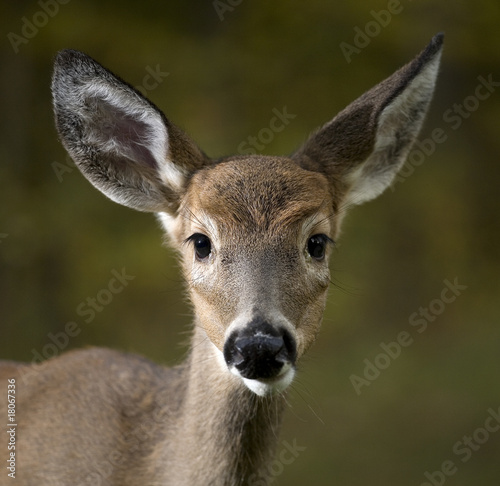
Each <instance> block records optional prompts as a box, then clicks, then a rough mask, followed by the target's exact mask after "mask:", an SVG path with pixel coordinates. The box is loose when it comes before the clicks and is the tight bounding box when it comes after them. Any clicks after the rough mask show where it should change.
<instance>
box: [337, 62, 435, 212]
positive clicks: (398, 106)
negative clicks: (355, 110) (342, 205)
mask: <svg viewBox="0 0 500 486" xmlns="http://www.w3.org/2000/svg"><path fill="white" fill-rule="evenodd" d="M440 58H441V53H439V54H438V55H436V57H435V58H434V59H433V60H432V61H431V62H429V64H427V66H425V68H424V69H423V71H422V72H421V73H420V74H418V75H417V76H416V77H415V79H413V81H411V83H410V84H409V85H408V86H407V88H406V89H405V90H404V91H403V92H402V93H401V94H400V95H399V96H398V97H397V98H396V99H395V100H394V101H393V102H392V103H391V104H389V105H388V106H386V107H385V108H384V110H383V111H382V113H381V114H380V117H379V120H378V129H377V135H376V141H375V147H374V149H373V152H372V153H371V155H370V156H369V157H368V159H367V160H366V161H365V162H364V163H363V164H361V165H360V166H358V167H357V168H356V169H355V170H354V171H352V172H351V173H350V174H349V175H348V179H347V180H348V183H350V184H351V189H350V191H349V194H348V195H347V201H346V204H347V205H351V204H361V203H363V202H365V201H369V200H370V199H374V198H375V197H377V196H379V195H380V194H381V193H382V192H383V191H384V190H385V189H386V188H387V187H388V186H389V185H390V184H391V182H392V180H393V179H394V177H395V175H396V174H397V172H398V171H399V169H400V168H401V166H402V165H403V163H404V162H405V160H406V157H407V156H408V153H409V151H410V149H411V147H412V144H413V140H412V142H411V143H408V144H407V145H406V146H405V147H403V149H402V150H401V152H400V153H398V154H397V161H396V162H395V163H390V162H389V160H387V159H388V157H390V155H391V147H393V146H394V145H395V144H396V134H397V132H398V129H399V128H400V127H401V126H403V125H405V124H411V126H410V128H409V130H410V131H411V132H412V133H413V134H416V133H418V131H419V130H420V128H421V126H422V123H423V120H424V117H425V114H426V112H427V108H428V106H429V104H430V101H431V98H432V94H433V91H434V86H435V82H436V78H437V74H438V70H439V60H440ZM421 103H422V105H423V108H422V110H421V111H420V112H419V113H418V115H417V117H416V118H415V120H414V121H413V122H411V121H409V118H410V116H409V113H410V110H411V109H412V108H414V107H415V106H418V105H419V104H421ZM412 138H413V137H412Z"/></svg>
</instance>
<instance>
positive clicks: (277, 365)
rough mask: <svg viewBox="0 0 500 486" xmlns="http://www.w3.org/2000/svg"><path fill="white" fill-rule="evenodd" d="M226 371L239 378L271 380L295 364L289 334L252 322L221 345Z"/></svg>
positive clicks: (265, 323) (292, 343)
mask: <svg viewBox="0 0 500 486" xmlns="http://www.w3.org/2000/svg"><path fill="white" fill-rule="evenodd" d="M224 358H225V360H226V363H227V365H228V367H229V368H231V367H233V366H234V367H235V368H236V370H238V372H239V374H240V375H241V376H242V377H243V378H247V379H250V380H259V379H272V378H275V377H277V376H278V375H279V374H280V371H281V370H282V368H283V366H284V365H285V364H287V363H288V364H291V365H294V364H295V359H296V345H295V340H294V339H293V337H292V335H291V334H290V332H288V331H287V330H286V329H276V328H274V327H273V326H271V325H270V324H269V323H267V322H253V323H251V324H250V325H249V326H247V327H245V328H244V329H242V330H239V331H235V332H234V333H233V334H231V335H230V336H229V338H228V340H227V341H226V343H225V345H224Z"/></svg>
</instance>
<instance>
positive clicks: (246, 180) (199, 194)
mask: <svg viewBox="0 0 500 486" xmlns="http://www.w3.org/2000/svg"><path fill="white" fill-rule="evenodd" d="M185 203H186V204H185V207H186V206H187V207H189V208H190V210H191V211H193V212H196V210H197V208H200V210H202V211H203V212H204V213H206V214H208V215H209V216H210V217H211V218H215V219H216V220H217V221H218V223H219V224H221V225H223V226H227V227H228V228H231V227H232V228H235V227H238V228H240V229H245V230H247V231H266V232H269V231H270V232H275V231H276V230H279V229H280V228H282V227H283V226H284V225H290V224H293V223H294V222H296V221H300V220H302V219H303V218H305V217H307V216H309V215H311V214H314V213H315V212H318V211H319V210H320V209H325V210H326V211H327V212H329V211H331V208H332V205H331V196H330V193H329V185H328V182H327V180H326V178H325V177H324V176H323V175H322V174H320V173H317V172H312V171H308V170H305V169H302V168H301V167H299V166H298V165H297V164H296V163H294V162H293V161H292V160H290V159H287V158H284V157H263V156H250V157H241V158H232V159H228V160H225V161H222V162H220V163H219V164H217V165H215V166H212V167H210V168H207V169H204V170H202V171H200V172H198V173H197V174H196V175H195V176H194V177H193V179H192V181H191V184H190V187H189V189H188V192H187V195H186V199H185Z"/></svg>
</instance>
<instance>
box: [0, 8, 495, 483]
mask: <svg viewBox="0 0 500 486" xmlns="http://www.w3.org/2000/svg"><path fill="white" fill-rule="evenodd" d="M388 8H390V9H392V11H393V13H392V14H391V15H390V19H389V18H388V17H387V15H386V14H384V13H378V12H380V11H382V10H385V11H387V10H388ZM44 9H45V10H47V11H48V12H49V13H44ZM40 12H42V13H40ZM394 12H395V13H394ZM377 13H378V14H377ZM375 18H378V19H379V21H378V23H375V22H376V20H375ZM499 21H500V3H499V2H498V1H497V0H477V1H475V2H470V1H468V2H466V1H456V2H448V3H446V4H445V2H444V1H441V2H437V1H430V0H427V1H426V0H420V1H418V2H416V1H415V2H412V1H411V0H401V2H398V1H397V0H391V1H390V2H387V1H385V0H383V1H382V0H380V1H379V0H370V1H364V2H362V1H359V0H356V1H352V2H328V1H324V0H310V1H308V2H296V1H288V2H286V1H284V0H279V1H278V0H275V1H273V2H269V1H264V0H253V1H252V2H250V0H243V1H241V0H221V1H217V2H212V1H210V0H207V1H201V0H191V1H186V2H173V1H166V2H156V1H153V0H142V1H141V2H137V1H128V0H122V1H121V2H116V1H115V2H113V1H109V0H108V1H103V0H92V1H81V0H70V1H68V0H65V2H64V4H63V3H62V0H60V2H59V3H55V0H46V1H45V2H44V1H43V0H41V1H39V2H26V1H20V0H18V1H16V2H5V1H4V2H2V4H1V6H0V25H1V29H0V31H1V34H2V37H1V39H2V40H1V42H0V66H1V76H0V86H1V89H0V107H1V116H0V123H1V127H0V158H1V164H0V194H1V206H0V262H1V264H0V318H1V337H0V356H2V357H3V358H7V359H16V360H24V361H32V360H34V359H37V356H46V357H47V356H50V355H51V354H58V353H59V352H60V349H59V348H64V349H65V350H67V349H71V348H75V347H82V346H89V345H99V346H110V347H113V348H118V349H122V350H128V351H134V352H137V353H141V354H144V355H147V356H148V357H150V358H152V359H154V360H156V361H158V362H161V363H165V364H167V365H173V364H175V363H177V362H178V361H179V360H180V359H182V357H183V356H184V354H185V351H186V349H185V346H184V344H183V343H185V342H186V339H187V332H188V330H189V323H190V320H191V317H190V312H191V310H190V307H189V305H188V304H187V303H186V299H185V297H184V294H183V284H182V281H181V278H180V274H179V268H178V264H177V263H176V260H175V255H174V254H173V252H172V251H171V250H170V249H167V248H165V247H162V246H161V238H162V236H161V232H160V229H159V227H158V224H157V223H156V221H155V219H154V218H153V216H151V215H148V214H141V213H136V212H134V211H132V210H129V209H126V208H123V207H120V206H118V205H116V204H114V203H112V202H110V201H108V200H106V198H105V197H104V196H102V195H101V194H100V193H99V192H97V191H96V190H95V189H93V188H92V187H91V186H90V185H89V183H88V182H86V181H85V180H84V178H83V177H82V176H81V175H80V174H79V173H78V171H77V170H76V169H75V168H74V166H73V165H72V164H71V162H70V161H69V160H68V159H67V156H66V154H65V152H64V151H63V149H62V146H61V145H60V143H59V142H58V140H57V135H56V132H55V129H54V126H53V121H52V109H51V100H50V93H49V85H50V75H51V69H52V67H51V64H52V59H53V56H54V55H55V53H56V52H57V51H58V50H59V49H62V48H66V47H71V48H75V49H79V50H82V51H85V52H87V53H88V54H90V55H92V56H93V57H95V58H96V59H97V60H99V61H100V62H101V63H102V64H104V65H105V66H107V67H108V68H109V69H111V70H112V71H114V72H116V73H117V74H119V75H120V76H121V77H123V78H125V79H126V80H127V81H129V82H130V83H131V84H133V85H134V86H142V90H143V92H145V93H146V94H147V96H149V97H150V98H151V100H152V101H153V102H154V103H156V104H157V105H159V106H160V107H161V108H162V109H163V110H164V111H165V113H166V115H167V116H168V117H169V118H170V119H171V120H172V121H174V122H175V123H177V124H178V125H179V126H181V127H182V128H184V129H185V130H186V131H187V132H188V133H189V134H190V135H191V136H192V137H193V138H194V140H196V141H197V142H198V143H199V145H200V146H201V147H202V148H203V149H204V150H205V151H206V152H207V153H208V154H209V155H211V156H214V157H217V156H221V155H225V154H230V153H235V152H237V151H238V147H239V145H240V144H241V143H242V142H244V141H246V140H248V137H249V136H258V134H259V131H260V130H261V129H262V128H264V127H268V126H269V122H270V120H271V118H272V117H273V109H277V110H282V109H283V107H286V108H287V111H288V113H291V114H294V115H296V116H295V118H294V119H293V120H291V121H290V123H289V124H288V125H287V126H286V128H285V129H284V130H283V131H282V132H280V133H277V134H276V135H275V137H274V139H273V140H272V141H271V142H270V143H266V144H265V147H264V150H263V152H264V153H267V154H287V153H290V152H292V151H293V150H295V149H296V148H297V147H298V146H299V145H300V144H301V143H302V142H303V141H304V140H305V138H306V137H307V135H308V134H309V133H310V132H311V131H312V130H313V129H315V128H316V127H317V126H318V125H320V124H322V123H324V122H326V121H328V120H330V119H331V118H332V117H333V116H334V115H335V114H336V113H337V112H338V111H339V110H340V109H342V108H343V107H344V106H346V105H347V104H348V103H349V102H350V101H352V100H354V99H355V98H356V97H357V96H359V95H361V94H362V93H363V92H364V91H365V90H367V89H369V88H370V87H371V86H372V85H374V84H375V83H377V82H378V81H380V80H382V79H383V78H385V77H387V76H388V75H390V74H391V73H392V72H393V71H394V70H395V69H396V68H398V67H399V66H401V65H402V64H404V63H406V62H407V61H409V60H410V59H411V58H412V57H413V56H414V55H416V54H417V53H418V52H419V51H420V50H421V49H422V48H423V47H424V46H425V45H426V44H427V42H428V41H429V39H430V38H431V37H432V35H434V34H435V33H436V32H439V31H444V32H445V34H446V38H445V49H444V55H443V60H442V69H441V73H440V77H439V82H438V86H437V90H436V94H435V98H434V101H433V104H432V107H431V111H430V113H429V116H428V118H427V121H426V125H425V128H424V130H423V132H422V134H421V136H420V140H421V141H424V140H426V139H427V140H429V138H430V137H431V135H432V131H433V130H435V129H438V128H439V129H442V130H443V132H444V133H445V135H446V137H445V138H446V140H444V141H441V142H440V143H436V144H435V147H433V148H432V147H431V148H430V149H429V148H428V149H427V152H428V155H426V154H424V156H422V155H421V154H415V153H413V154H412V155H411V156H410V160H412V161H414V162H415V163H414V164H409V165H407V167H406V168H405V171H404V174H406V176H405V177H404V178H403V179H401V180H399V181H397V182H396V183H395V184H394V186H393V187H392V189H389V190H388V191H387V192H386V193H385V194H384V195H383V196H382V197H380V198H379V199H377V200H376V201H374V202H371V203H369V204H367V205H365V206H362V207H359V208H357V209H355V210H353V211H352V213H351V214H350V216H349V217H348V218H347V220H346V221H345V225H344V230H343V234H342V239H341V241H340V244H339V246H338V249H337V251H336V252H335V255H334V258H333V261H332V264H331V268H332V274H333V281H334V283H335V285H333V286H332V288H331V292H330V299H329V304H328V307H327V311H326V315H325V320H324V324H323V328H322V332H321V334H320V338H319V339H318V342H317V343H316V345H315V346H314V347H313V349H312V350H311V351H310V353H309V354H308V356H307V357H306V358H305V359H304V361H303V362H302V363H301V365H300V373H299V377H298V379H297V382H296V384H295V385H294V386H293V390H292V392H291V394H290V404H291V407H290V410H288V413H287V417H286V421H285V425H284V428H283V432H282V438H281V440H286V441H288V443H290V444H292V443H293V441H295V442H296V444H297V445H298V446H300V447H302V448H304V449H303V450H301V452H300V453H299V454H298V456H297V457H296V459H295V460H294V461H293V463H291V464H287V465H283V464H281V465H280V464H274V466H273V472H274V473H275V475H276V476H275V481H274V483H273V484H283V485H303V484H315V485H316V484H318V485H323V484H325V485H326V484H342V485H360V486H361V485H363V486H365V485H367V484H370V485H372V486H376V485H384V486H385V485H388V484H389V485H420V484H422V483H424V482H425V481H430V480H429V479H426V476H425V473H426V472H428V473H429V474H433V478H434V479H433V480H434V482H435V484H446V485H448V484H449V485H454V486H458V485H460V486H462V485H471V484H479V485H498V484H500V467H499V459H500V431H499V432H493V431H491V432H487V431H486V434H485V429H484V426H485V421H486V420H487V418H488V416H489V415H490V413H491V412H488V409H490V408H491V409H493V411H495V413H498V409H499V407H500V373H499V372H500V352H499V348H500V326H499V312H498V301H499V298H500V295H499V290H500V279H499V268H500V266H499V263H500V244H499V243H500V241H499V240H500V238H499V236H500V230H499V224H498V214H499V212H500V204H499V190H498V185H499V180H500V166H499V164H498V153H499V150H500V136H499V119H500V105H499V101H498V99H499V96H498V91H499V87H498V86H495V83H497V82H498V81H500V72H499V69H498V68H499V51H500V43H499V40H500V30H499V29H498V23H499ZM30 24H31V27H30ZM37 24H38V26H37ZM381 24H384V25H381ZM365 29H367V30H368V33H369V35H370V37H367V38H366V39H365V40H364V44H363V43H362V41H363V39H361V35H360V34H359V32H360V31H364V30H365ZM357 33H358V34H357ZM356 35H357V38H356V39H355V36H356ZM355 41H356V42H357V44H355ZM342 43H346V44H350V45H351V46H354V47H356V49H357V51H356V52H352V53H351V55H350V56H346V55H345V54H344V52H343V50H342V48H341V46H343V47H344V48H346V44H342ZM365 44H366V45H365ZM347 57H349V59H347ZM348 61H349V62H348ZM152 72H154V73H156V75H155V76H156V78H154V77H153V78H152V77H151V76H152V74H151V73H152ZM167 73H168V75H167ZM147 76H150V77H149V78H147ZM479 77H482V79H483V80H487V81H488V80H489V82H490V91H486V90H485V89H483V88H481V89H480V91H477V93H478V95H479V97H478V96H477V95H476V89H477V86H478V85H479V84H480V79H481V78H479ZM154 79H156V82H154ZM491 81H493V83H491ZM145 87H146V88H145ZM486 95H488V96H486ZM480 98H482V99H480ZM450 110H451V111H450ZM424 147H425V144H424ZM427 147H429V145H428V146H427ZM419 162H421V163H420V164H419V165H416V164H417V163H419ZM123 268H125V269H126V272H127V274H129V275H132V276H134V277H135V278H134V279H133V280H131V281H130V282H129V283H128V285H127V286H126V287H125V288H124V289H123V291H122V292H120V293H117V294H116V295H114V296H113V299H112V301H111V302H109V304H108V305H106V306H104V307H103V309H102V311H100V312H96V315H95V318H93V319H89V315H87V316H86V318H87V320H89V321H90V322H85V316H82V315H81V312H80V313H79V312H77V308H78V306H79V305H80V304H81V303H82V302H85V301H86V299H87V298H89V297H94V298H95V297H96V296H97V295H98V293H99V291H101V290H102V289H105V288H106V287H107V285H108V283H109V281H110V279H111V278H112V274H111V272H112V271H113V270H117V271H121V270H122V269H123ZM455 279H456V280H457V282H458V284H459V285H461V286H465V287H466V288H465V289H462V290H461V291H460V295H458V296H457V297H456V299H455V300H454V301H453V302H451V303H440V301H439V300H440V298H441V292H442V290H443V289H444V288H445V285H446V284H445V283H444V281H445V280H448V281H450V282H453V281H454V280H455ZM101 295H104V294H101ZM446 295H448V296H449V295H451V294H446ZM429 305H430V306H431V307H430V312H431V314H429V315H430V317H431V318H432V319H429V318H427V319H424V321H426V323H427V328H426V329H425V331H424V332H421V333H419V332H418V330H419V329H420V330H422V329H423V324H421V326H422V327H420V325H419V327H413V326H412V325H411V322H414V321H415V314H414V313H415V312H417V313H419V312H420V308H421V307H423V308H428V307H429ZM419 319H422V318H421V317H420V316H419ZM68 322H75V323H77V325H78V328H79V329H81V332H80V333H79V334H78V336H76V337H72V338H71V339H69V341H68V343H67V345H66V343H65V342H64V340H63V339H62V338H60V339H59V341H58V343H59V344H57V343H56V344H57V347H56V344H54V341H53V339H51V336H52V338H54V336H60V334H58V333H61V332H63V331H64V329H65V326H66V324H67V323H68ZM402 331H407V332H408V333H409V334H410V336H411V338H412V340H413V342H412V344H411V345H410V346H408V347H405V348H402V350H401V353H400V355H399V356H398V357H397V358H395V359H393V360H392V361H391V363H390V365H389V366H388V367H386V369H384V370H382V371H381V372H380V375H379V376H378V377H377V378H376V379H375V380H373V381H368V382H367V383H369V385H364V386H361V388H359V389H358V391H359V393H357V392H356V390H355V387H354V386H353V384H352V375H356V376H359V377H360V378H363V374H364V369H365V367H366V363H367V361H365V360H368V361H369V362H370V363H374V362H378V363H379V364H380V365H381V366H384V365H385V362H384V361H383V358H381V357H380V356H379V354H380V353H382V352H383V351H382V348H381V346H380V345H381V343H386V344H388V343H390V342H393V341H395V340H396V339H397V336H398V334H399V333H401V332H402ZM48 345H49V346H48ZM54 350H55V351H54ZM377 360H378V361H377ZM372 373H373V371H372ZM208 405H209V404H208ZM495 423H496V422H495ZM488 424H490V426H491V420H490V422H488ZM490 428H491V427H490ZM464 436H471V437H472V439H471V441H472V442H470V443H469V445H468V446H465V445H464V444H458V445H457V443H458V442H459V441H465V440H466V439H464ZM282 447H285V446H284V445H283V444H282V445H280V446H279V448H282ZM460 451H462V452H460ZM464 451H465V452H464ZM467 451H469V452H467ZM447 460H451V461H452V462H453V464H454V466H455V468H454V469H453V473H450V475H449V476H446V477H444V476H441V475H440V474H434V471H437V470H439V469H441V467H442V464H443V462H444V461H447ZM429 474H428V475H429ZM145 484H147V483H145ZM429 484H432V482H430V483H429Z"/></svg>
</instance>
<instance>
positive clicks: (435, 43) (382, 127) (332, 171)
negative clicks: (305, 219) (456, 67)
mask: <svg viewBox="0 0 500 486" xmlns="http://www.w3.org/2000/svg"><path fill="white" fill-rule="evenodd" d="M442 44H443V34H438V35H436V36H435V37H434V38H433V39H432V40H431V42H430V43H429V45H428V46H427V48H426V49H424V50H423V51H422V52H421V53H420V54H419V55H418V56H417V57H416V58H415V59H414V60H413V61H411V62H410V63H409V64H407V65H406V66H404V67H402V68H401V69H399V70H398V71H396V72H395V73H394V74H393V75H392V76H390V77H389V78H387V79H386V80H385V81H382V82H381V83H380V84H378V85H376V86H375V87H374V88H372V89H371V90H370V91H368V92H366V93H365V94H364V95H363V96H361V97H360V98H358V99H357V100H356V101H354V102H353V103H351V104H350V105H349V106H348V107H347V108H345V109H344V110H343V111H342V112H340V113H339V114H338V115H337V116H336V117H335V118H334V119H333V120H332V121H330V122H329V123H327V124H326V125H325V126H324V127H322V128H321V129H320V130H319V131H318V132H316V133H315V134H313V135H312V136H311V138H310V139H309V140H308V141H307V142H306V143H305V144H304V146H303V147H302V148H301V149H300V150H299V151H298V152H297V153H295V154H294V155H293V158H294V159H295V160H296V161H297V162H298V163H299V164H300V165H301V166H303V167H304V168H307V169H311V170H316V171H320V172H323V173H324V174H325V175H326V176H327V177H328V179H329V180H330V182H331V183H332V184H334V185H335V188H336V190H337V191H340V192H341V199H340V200H339V201H338V203H339V204H342V206H348V205H351V204H360V203H362V202H364V201H368V200H370V199H373V198H375V197H377V196H378V195H379V194H381V193H382V192H383V191H384V189H386V188H387V186H388V185H389V184H390V183H391V182H392V180H393V178H394V176H395V175H396V173H397V172H398V170H399V169H400V168H401V166H402V165H403V163H404V161H405V159H406V157H407V155H408V153H409V151H410V149H411V146H412V144H413V142H414V141H415V138H416V136H417V134H418V132H419V130H420V128H421V127H422V123H423V120H424V117H425V114H426V112H427V109H428V107H429V103H430V101H431V98H432V94H433V91H434V86H435V84H436V78H437V73H438V68H439V61H440V57H441V51H442Z"/></svg>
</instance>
